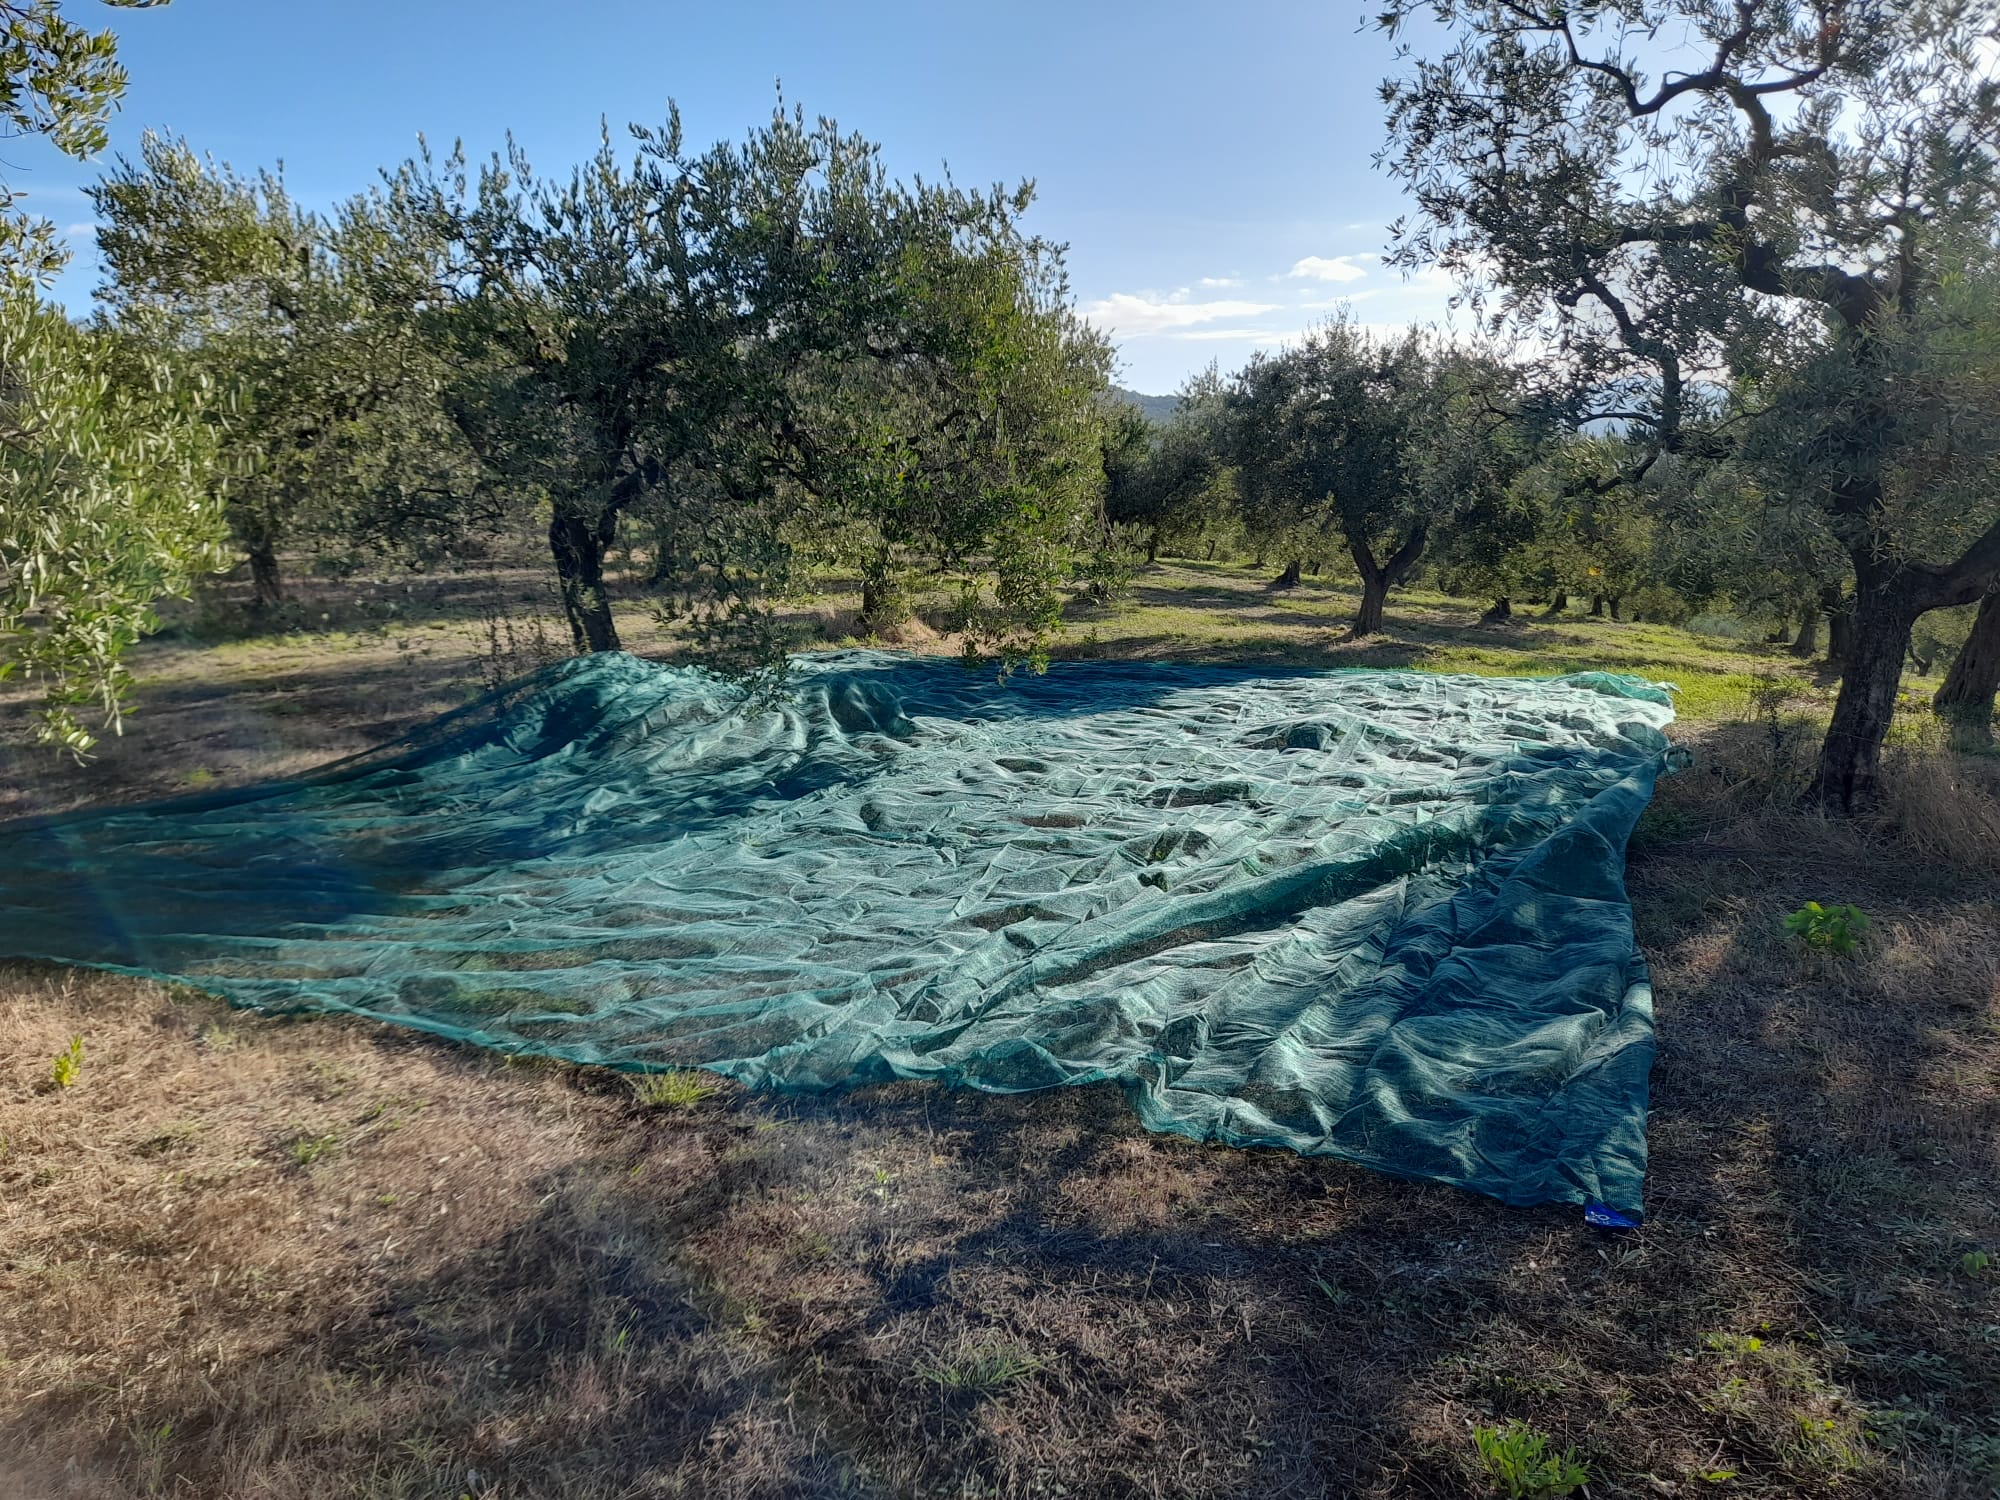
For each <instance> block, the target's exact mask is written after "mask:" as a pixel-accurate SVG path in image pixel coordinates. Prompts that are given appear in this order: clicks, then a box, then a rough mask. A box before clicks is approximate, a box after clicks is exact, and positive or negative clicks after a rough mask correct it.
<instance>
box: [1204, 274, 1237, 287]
mask: <svg viewBox="0 0 2000 1500" xmlns="http://www.w3.org/2000/svg"><path fill="white" fill-rule="evenodd" d="M1199 284H1200V285H1202V286H1241V285H1243V278H1242V277H1241V276H1204V277H1202V278H1201V281H1200V283H1199Z"/></svg>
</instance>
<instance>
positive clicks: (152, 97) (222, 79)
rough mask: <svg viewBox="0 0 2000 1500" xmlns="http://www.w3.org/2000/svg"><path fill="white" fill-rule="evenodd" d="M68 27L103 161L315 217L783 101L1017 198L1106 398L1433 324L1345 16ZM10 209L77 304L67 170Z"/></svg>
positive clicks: (1095, 6) (141, 15)
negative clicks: (169, 174) (604, 126)
mask: <svg viewBox="0 0 2000 1500" xmlns="http://www.w3.org/2000/svg"><path fill="white" fill-rule="evenodd" d="M65 9H66V10H67V11H69V12H70V13H72V14H73V15H75V16H76V17H77V18H78V19H80V20H82V21H84V22H86V23H87V24H90V25H92V26H93V27H96V26H104V25H109V26H111V27H112V28H113V29H115V30H116V31H117V32H118V33H119V35H120V37H121V55H122V56H123V58H124V60H125V63H126V65H127V67H128V68H129V69H130V71H131V74H132V87H131V91H130V93H129V94H128V96H127V98H126V103H125V108H124V110H123V112H122V113H121V114H120V115H119V117H118V118H117V120H116V121H115V122H114V125H113V131H112V135H113V150H114V151H121V150H122V151H127V152H129V151H131V150H132V149H133V148H134V147H135V146H136V143H137V141H138V139H139V136H140V134H141V132H142V131H144V130H146V129H148V128H153V129H163V130H167V131H171V132H175V133H178V134H182V135H185V136H186V137H187V138H188V139H189V140H190V141H191V142H192V143H193V144H194V146H195V147H196V148H197V149H199V150H203V151H209V152H213V153H214V154H215V155H217V156H219V157H221V158H223V159H225V160H227V161H229V162H231V163H233V164H234V165H236V166H237V167H239V168H245V169H249V168H255V167H259V166H266V165H270V164H272V163H275V162H278V161H280V160H282V162H283V163H284V166H285V173H286V178H287V181H288V182H289V184H290V186H291V188H292V190H293V192H294V193H295V194H296V195H297V196H298V197H299V198H300V199H301V200H303V201H305V202H307V203H309V204H314V205H324V204H327V203H330V202H332V201H334V200H336V199H338V198H341V197H343V196H345V195H346V194H348V193H349V192H352V191H354V190H356V189H358V188H361V187H363V186H365V185H367V184H368V183H369V182H370V181H371V180H372V179H373V177H374V173H375V171H376V169H377V168H378V167H380V166H383V165H386V164H390V163H393V162H396V161H399V160H401V159H402V158H404V157H406V156H408V155H409V154H410V153H411V151H412V150H413V149H414V147H415V145H416V140H417V136H418V134H419V133H423V134H426V135H428V136H429V137H430V138H431V140H432V141H433V142H434V143H438V144H445V143H449V142H450V141H451V140H453V139H454V138H459V137H462V138H464V140H465V141H466V143H467V145H468V147H469V148H470V149H471V150H472V151H473V152H474V153H475V154H484V153H485V152H486V151H488V150H490V149H491V148H493V147H495V146H498V145H499V144H500V141H501V138H502V135H503V133H504V132H505V131H506V130H508V129H509V128H511V129H512V130H513V131H514V132H515V134H516V136H517V137H519V139H520V140H521V141H522V143H523V144H524V145H525V146H526V148H527V150H528V152H529V155H530V157H531V158H532V159H533V160H534V162H535V163H536V165H537V167H538V168H541V169H543V170H548V169H552V168H557V167H560V166H563V165H566V164H567V163H569V162H571V161H574V160H576V159H577V158H579V157H580V156H582V155H584V154H585V153H586V152H588V151H589V150H590V149H591V148H592V147H593V146H594V145H595V143H596V135H597V129H598V120H599V118H600V116H607V115H608V116H609V117H610V119H611V122H612V124H613V126H614V127H620V126H622V124H623V122H625V121H627V120H649V121H650V120H657V119H659V118H660V117H661V116H662V115H663V114H664V112H665V107H666V103H667V101H668V100H669V99H674V100H677V101H678V102H679V104H680V106H681V110H682V114H683V117H684V119H685V122H686V125H687V130H688V137H689V140H690V141H691V142H692V143H695V144H706V143H707V142H709V141H712V140H715V139H719V138H722V137H725V136H732V137H733V136H739V135H741V134H742V133H743V131H744V130H745V129H747V128H748V127H749V126H751V125H752V124H754V123H755V122H757V121H758V120H760V119H762V118H763V117H765V116H766V115H767V114H768V113H769V111H770V108H771V105H772V103H773V102H774V100H775V97H776V93H775V90H776V85H777V83H778V82H779V81H780V80H782V82H783V86H784V92H785V96H786V98H787V99H789V100H791V101H794V102H796V103H799V104H802V105H803V106H804V107H805V109H806V110H807V111H808V113H811V114H829V115H832V116H834V117H835V118H837V119H838V120H839V121H840V122H841V124H842V125H843V126H845V127H848V128H850V129H856V130H860V131H862V132H863V133H864V134H866V135H868V136H870V137H872V138H874V139H876V140H878V141H880V142H882V144H883V147H884V150H885V153H886V156H887V159H888V161H889V164H890V166H891V168H892V169H893V170H894V171H896V172H897V173H899V174H902V175H908V174H911V173H917V172H922V173H926V174H935V173H936V172H937V170H938V169H939V167H940V166H941V165H944V164H948V165H949V166H950V168H951V170H952V173H953V175H954V176H955V177H957V178H958V180H960V181H962V182H967V183H979V184H985V183H989V182H993V181H1002V180H1004V181H1009V182H1011V181H1014V180H1016V179H1019V178H1022V177H1032V178H1034V179H1035V181H1036V183H1037V185H1038V189H1039V194H1038V199H1037V203H1036V206H1035V208H1034V209H1033V210H1032V213H1031V217H1030V221H1029V222H1030V224H1031V225H1032V226H1033V227H1034V228H1036V229H1037V230H1039V231H1040V232H1041V233H1043V234H1045V235H1047V236H1049V237H1050V238H1053V239H1058V240H1063V241H1066V242H1068V244H1069V246H1070V254H1069V265H1070V271H1071V277H1072V280H1073V282H1074V285H1075V290H1076V294H1077V299H1078V302H1079V304H1080V305H1081V306H1082V307H1083V309H1084V311H1085V312H1086V314H1087V315H1088V316H1089V317H1090V318H1091V319H1092V320H1093V321H1094V322H1097V323H1098V324H1099V325H1100V326H1103V327H1105V328H1106V329H1107V330H1108V331H1110V332H1111V333H1112V334H1113V336H1114V338H1115V339H1116V341H1117V343H1118V345H1119V349H1120V354H1121V361H1122V364H1121V373H1120V378H1121V379H1122V380H1123V382H1124V383H1125V384H1128V385H1131V386H1134V387H1136V388H1138V389H1141V390H1146V391H1155V392H1166V391H1171V390H1172V389H1173V388H1174V387H1175V386H1176V385H1178V384H1179V382H1180V381H1181V380H1182V379H1183V378H1184V377H1186V376H1187V375H1188V374H1190V373H1192V372H1193V371H1195V370H1198V369H1200V368H1201V367H1202V366H1204V365H1206V364H1207V363H1208V362H1209V361H1210V360H1211V359H1213V360H1217V361H1219V362H1220V363H1221V364H1222V366H1223V368H1224V369H1233V368H1234V367H1236V366H1237V365H1239V364H1241V363H1242V362H1243V361H1244V360H1245V359H1247V358H1248V357H1249V355H1250V353H1251V351H1252V350H1253V349H1255V348H1258V347H1260V346H1261V347H1272V346H1275V345H1276V344H1277V343H1279V342H1281V341H1282V340H1283V339H1284V338H1285V337H1286V336H1287V335H1290V334H1294V333H1296V332H1297V331H1298V330H1299V329H1302V328H1304V327H1306V326H1308V325H1309V324H1310V323H1312V322H1313V321H1315V320H1317V319H1320V318H1323V317H1325V316H1327V315H1328V314H1329V313H1330V312H1332V311H1334V310H1335V309H1336V308H1337V307H1340V306H1343V305H1344V306H1351V307H1352V308H1353V311H1354V315H1355V316H1356V317H1357V318H1359V319H1361V320H1362V321H1364V322H1369V323H1379V324H1395V323H1404V322H1408V321H1411V320H1418V321H1434V320H1438V319H1441V318H1443V317H1444V316H1445V301H1446V288H1445V287H1444V286H1443V285H1442V283H1441V282H1440V281H1439V279H1438V278H1436V277H1435V276H1434V275H1433V276H1426V277H1420V278H1419V279H1417V280H1416V281H1414V282H1409V281H1405V280H1404V278H1403V277H1402V276H1401V274H1400V273H1398V272H1395V271H1392V270H1389V269H1387V268H1385V267H1383V266H1382V265H1381V263H1380V259H1379V257H1380V254H1381V251H1382V249H1383V247H1384V244H1385V243H1386V238H1387V233H1386V227H1385V226H1386V225H1387V224H1388V222H1389V221H1390V220H1391V219H1393V218H1395V217H1396V216H1397V214H1399V213H1400V212H1402V210H1403V203H1402V200H1401V198H1400V196H1399V194H1398V192H1397V190H1396V187H1395V185H1394V184H1393V183H1392V182H1391V181H1390V180H1389V179H1388V178H1387V177H1386V176H1385V175H1384V174H1382V173H1380V172H1378V171H1376V170H1375V169H1374V168H1373V166H1372V164H1371V160H1370V158H1371V156H1372V153H1373V151H1374V150H1375V147H1376V146H1377V144H1378V143H1379V141H1380V140H1381V134H1382V130H1381V118H1382V106H1381V103H1380V100H1379V98H1378V96H1377V94H1376V86H1377V84H1378V83H1379V81H1380V79H1381V77H1382V75H1383V74H1384V72H1385V71H1387V70H1388V69H1389V68H1390V67H1391V66H1392V58H1391V53H1390V46H1389V43H1388V42H1387V40H1386V39H1384V38H1382V37H1381V36H1379V35H1378V34H1376V33H1375V32H1373V31H1372V30H1365V31H1364V30H1362V29H1361V21H1362V10H1361V7H1360V6H1359V5H1355V4H1352V3H1351V0H1333V3H1318V4H1316V3H1308V0H1237V3H1234V4H1231V5H1227V6H1224V5H1217V4H1205V5H1204V4H1196V3H1192V0H1153V3H1149V4H1143V5H1142V4H1135V3H1128V4H1119V5H1112V4H1108V3H1092V0H1071V3H1069V4H1052V3H1046V0H1003V3H997V4H985V5H967V4H963V3H957V4H954V3H952V0H930V3H924V4H916V3H903V0H847V3H845V4H838V5H836V4H827V3H821V4H798V3H791V0H759V3H745V0H735V3H732V0H714V3H709V4H702V5H693V4H683V3H680V0H568V3H567V4H566V5H554V4H550V3H548V0H535V3H527V0H484V3H478V0H402V3H400V4H395V3H386V0H174V3H173V4H171V5H169V6H168V7H166V8H164V9H158V10H149V11H126V10H112V9H109V8H107V7H103V6H100V5H97V4H93V3H90V0H68V3H66V5H65ZM0 155H4V159H5V166H4V177H5V179H6V180H8V181H10V182H11V183H12V184H13V185H14V186H15V187H17V188H20V189H25V190H26V191H27V193H28V194H29V204H28V206H29V207H32V208H33V209H35V210H36V211H38V212H40V213H42V214H44V215H45V216H47V217H48V218H51V219H53V220H54V221H55V222H56V223H57V224H59V225H61V226H63V227H64V228H65V229H66V230H68V231H70V233H71V238H72V241H73V242H74V243H75V244H76V246H77V247H78V250H79V252H80V253H79V255H78V258H77V263H76V264H75V265H74V266H73V267H72V268H71V270H70V271H69V272H68V273H67V274H66V276H65V277H64V278H63V280H62V282H61V283H60V285H59V286H58V287H57V295H59V296H60V297H61V298H62V300H64V301H65V302H66V303H67V304H68V305H69V306H70V307H71V308H72V309H73V310H77V311H81V310H83V309H84V308H85V307H86V306H87V305H88V301H89V297H90V291H91V288H92V287H93V286H94V285H95V282H96V272H95V267H94V265H93V264H92V262H91V258H90V254H89V246H90V228H89V224H88V219H89V207H88V204H87V203H86V202H85V200H84V198H83V196H82V192H81V188H82V186H83V185H84V184H85V183H87V182H89V181H90V180H91V179H92V178H93V177H94V176H95V175H96V168H95V167H94V166H92V165H88V164H84V165H79V164H75V163H71V162H67V161H65V160H63V159H62V158H60V157H58V156H57V155H56V154H55V153H54V152H52V151H50V150H48V149H47V148H46V147H43V146H40V145H39V144H38V143H35V142H28V141H15V142H12V143H10V145H9V146H8V148H7V150H6V151H5V152H4V153H0Z"/></svg>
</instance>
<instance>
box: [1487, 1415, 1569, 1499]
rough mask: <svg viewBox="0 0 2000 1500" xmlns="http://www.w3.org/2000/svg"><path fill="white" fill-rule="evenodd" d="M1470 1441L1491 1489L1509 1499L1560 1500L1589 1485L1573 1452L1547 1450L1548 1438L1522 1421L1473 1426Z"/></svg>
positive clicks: (1567, 1449)
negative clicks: (1491, 1485)
mask: <svg viewBox="0 0 2000 1500" xmlns="http://www.w3.org/2000/svg"><path fill="white" fill-rule="evenodd" d="M1472 1441H1473V1442H1474V1443H1476V1444H1478V1446H1479V1457H1480V1458H1481V1459H1482V1460H1483V1461H1484V1462H1485V1464H1486V1472H1487V1473H1488V1474H1489V1475H1490V1476H1491V1477H1492V1479H1493V1484H1494V1487H1495V1488H1497V1489H1498V1490H1499V1491H1500V1493H1502V1494H1503V1495H1506V1496H1507V1497H1508V1500H1542V1497H1545V1496H1546V1497H1548V1500H1559V1497H1561V1496H1563V1495H1571V1494H1574V1493H1576V1491H1578V1490H1580V1489H1582V1488H1583V1487H1584V1485H1586V1484H1588V1483H1589V1482H1590V1471H1589V1470H1587V1469H1586V1468H1584V1466H1583V1465H1582V1464H1580V1463H1578V1462H1577V1460H1576V1449H1574V1448H1565V1449H1563V1451H1562V1452H1561V1453H1560V1454H1556V1453H1551V1452H1550V1451H1549V1435H1548V1434H1547V1433H1545V1432H1537V1431H1536V1430H1535V1429H1534V1428H1532V1427H1530V1426H1528V1425H1527V1423H1525V1422H1509V1423H1508V1424H1507V1425H1506V1426H1504V1427H1475V1428H1473V1429H1472Z"/></svg>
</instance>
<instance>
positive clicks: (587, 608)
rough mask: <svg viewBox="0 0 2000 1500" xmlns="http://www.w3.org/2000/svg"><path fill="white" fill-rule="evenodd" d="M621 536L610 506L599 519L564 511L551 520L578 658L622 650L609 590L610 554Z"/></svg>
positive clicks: (558, 572) (552, 550)
mask: <svg viewBox="0 0 2000 1500" xmlns="http://www.w3.org/2000/svg"><path fill="white" fill-rule="evenodd" d="M617 534H618V515H617V512H616V511H613V510H611V509H609V508H608V507H607V508H606V510H605V512H604V514H603V515H602V516H599V517H595V518H592V517H589V516H585V515H580V514H578V513H577V512H575V511H572V510H558V511H557V512H556V513H555V515H554V516H553V517H552V518H551V519H550V521H549V551H550V553H551V554H552V555H553V556H554V558H555V564H556V583H557V585H558V587H559V588H560V589H561V591H562V602H563V613H564V614H565V615H567V616H568V617H569V632H570V638H571V640H572V641H573V642H574V643H575V646H576V650H577V653H578V655H583V654H585V653H588V652H592V651H616V650H618V649H619V645H618V627H617V626H616V625H615V624H614V623H613V622H612V619H611V596H610V594H608V593H607V592H606V591H605V587H604V554H605V552H606V551H607V550H608V549H609V547H610V545H611V541H612V539H613V538H614V537H615V536H617Z"/></svg>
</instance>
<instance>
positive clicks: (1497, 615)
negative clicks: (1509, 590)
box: [1479, 594, 1514, 625]
mask: <svg viewBox="0 0 2000 1500" xmlns="http://www.w3.org/2000/svg"><path fill="white" fill-rule="evenodd" d="M1513 618H1514V601H1513V600H1512V599H1510V598H1509V597H1508V596H1507V595H1505V594H1502V595H1501V596H1500V597H1499V598H1498V599H1495V600H1494V601H1493V607H1492V608H1491V609H1489V610H1487V611H1486V613H1485V614H1483V615H1481V616H1480V617H1479V623H1480V624H1482V625H1498V624H1499V623H1500V622H1501V621H1503V620H1511V619H1513Z"/></svg>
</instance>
